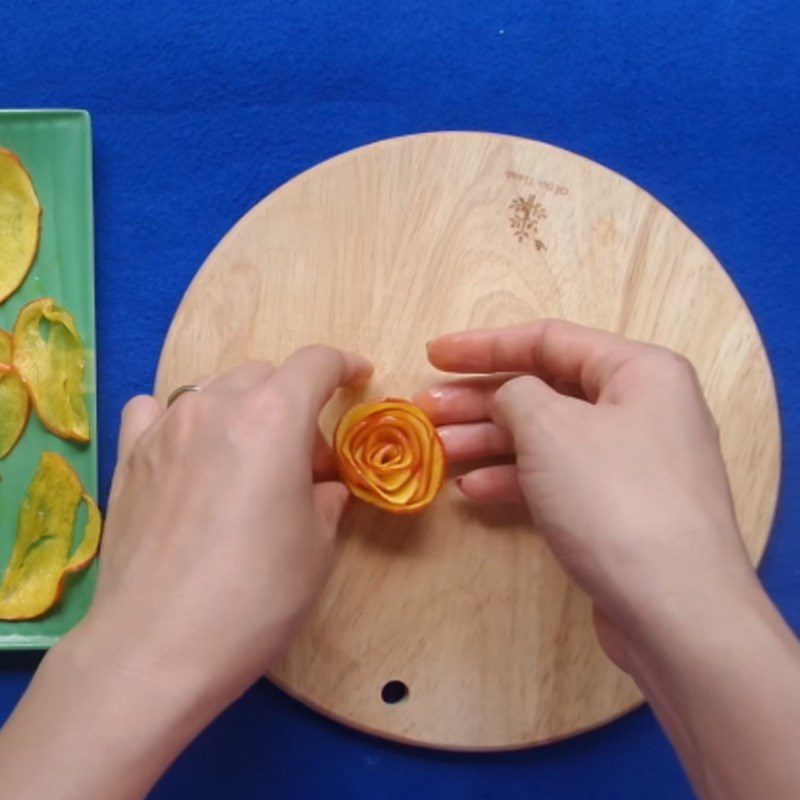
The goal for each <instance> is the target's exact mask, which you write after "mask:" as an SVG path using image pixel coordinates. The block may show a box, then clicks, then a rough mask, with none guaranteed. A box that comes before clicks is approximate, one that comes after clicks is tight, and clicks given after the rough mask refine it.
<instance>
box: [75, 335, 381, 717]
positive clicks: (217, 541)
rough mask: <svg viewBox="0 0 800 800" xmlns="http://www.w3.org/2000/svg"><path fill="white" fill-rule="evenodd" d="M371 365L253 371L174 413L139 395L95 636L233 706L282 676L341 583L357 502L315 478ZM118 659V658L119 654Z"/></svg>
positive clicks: (159, 676) (345, 359)
mask: <svg viewBox="0 0 800 800" xmlns="http://www.w3.org/2000/svg"><path fill="white" fill-rule="evenodd" d="M370 372H371V366H370V365H369V363H368V362H366V361H365V360H364V359H362V358H360V357H358V356H355V355H350V354H345V353H342V352H340V351H338V350H334V349H331V348H327V347H309V348H304V349H302V350H299V351H297V352H296V353H295V354H294V355H292V356H290V357H289V359H287V361H286V362H285V363H284V364H283V366H281V367H280V368H278V369H275V368H273V367H272V366H271V365H270V364H267V363H249V364H245V365H243V366H241V367H239V368H238V369H236V370H234V371H233V372H230V373H229V374H227V375H223V376H222V377H219V378H217V379H215V380H211V381H209V382H207V383H206V384H205V385H203V387H202V389H201V391H199V392H194V393H187V394H185V395H182V396H181V397H180V398H179V399H178V400H176V402H175V404H174V405H173V406H172V407H171V408H169V409H168V410H166V411H162V410H161V407H160V406H159V404H158V403H157V402H156V401H155V400H154V399H153V398H152V397H137V398H134V399H133V400H132V401H131V402H130V403H129V404H128V405H127V407H126V409H125V411H124V414H123V424H122V429H121V433H120V452H119V463H118V466H117V470H116V473H115V476H114V483H113V488H112V492H111V500H110V504H109V510H108V518H107V522H106V528H105V534H104V540H103V548H102V554H101V558H100V575H99V580H98V585H97V591H96V595H95V599H94V603H93V605H92V608H91V611H90V613H89V615H88V617H87V619H86V620H85V622H84V624H83V625H82V626H81V629H80V632H81V635H90V636H91V637H92V638H93V639H94V640H95V641H96V642H98V643H102V647H103V648H104V652H105V653H106V654H107V656H108V657H113V658H115V659H123V658H124V659H125V660H126V663H127V665H128V668H130V666H131V664H133V665H135V668H136V669H138V670H141V671H144V672H149V673H151V674H152V675H153V680H171V676H172V675H173V674H174V673H175V672H176V670H177V671H179V673H180V675H181V680H182V681H183V682H187V681H188V682H189V683H193V684H194V685H195V686H196V687H197V688H199V689H200V690H201V691H203V692H204V693H211V694H213V696H215V697H218V698H219V702H220V703H227V702H229V701H230V700H231V699H233V698H234V697H235V696H237V695H238V694H240V693H241V692H242V691H244V690H245V689H246V688H247V687H248V686H249V685H250V684H251V683H252V682H253V681H255V680H256V679H257V678H258V677H259V676H260V675H262V674H263V673H264V671H265V670H266V669H267V668H268V666H269V665H270V662H271V661H272V660H273V659H274V658H275V657H276V656H277V655H278V654H279V652H280V651H281V650H282V648H283V647H284V646H285V645H286V643H287V642H288V640H289V638H290V637H291V635H292V633H293V632H294V631H295V629H296V628H297V626H298V624H299V622H300V620H301V618H302V616H303V613H304V612H305V611H306V610H307V609H308V608H309V606H310V604H311V603H312V601H313V600H314V598H315V597H316V595H317V592H318V591H319V589H320V588H321V586H322V583H323V580H324V578H325V577H326V575H327V573H328V569H329V566H330V560H331V555H332V551H333V540H334V536H335V533H336V528H337V525H338V522H339V518H340V516H341V513H342V511H343V509H344V506H345V503H346V501H347V497H348V493H347V490H346V489H345V487H344V485H342V484H341V483H339V482H338V481H330V482H321V483H315V482H314V474H313V468H312V461H313V459H314V454H315V449H318V446H319V445H318V442H319V439H318V437H319V434H318V428H317V419H318V417H319V414H320V411H321V409H322V407H323V405H324V404H325V403H326V402H327V400H328V399H329V398H330V396H331V395H332V394H333V392H334V391H335V390H336V388H337V387H339V386H343V385H347V384H353V383H358V382H363V381H365V380H366V379H367V378H368V376H369V374H370ZM112 654H113V656H112Z"/></svg>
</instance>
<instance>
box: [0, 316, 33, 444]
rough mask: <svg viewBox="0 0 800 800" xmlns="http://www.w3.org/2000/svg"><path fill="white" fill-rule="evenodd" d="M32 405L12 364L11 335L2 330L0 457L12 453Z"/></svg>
mask: <svg viewBox="0 0 800 800" xmlns="http://www.w3.org/2000/svg"><path fill="white" fill-rule="evenodd" d="M30 407H31V404H30V400H29V399H28V390H27V389H26V388H25V384H24V383H23V382H22V379H21V378H20V377H19V375H18V374H17V371H16V370H15V369H14V368H13V367H12V366H11V337H10V336H9V335H8V334H7V333H6V332H5V331H0V458H5V457H6V456H7V455H8V454H9V453H10V452H11V451H12V450H13V449H14V445H15V444H16V443H17V442H18V441H19V437H20V436H22V432H23V431H24V430H25V425H26V424H27V422H28V413H29V411H30Z"/></svg>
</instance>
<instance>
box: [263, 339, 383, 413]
mask: <svg viewBox="0 0 800 800" xmlns="http://www.w3.org/2000/svg"><path fill="white" fill-rule="evenodd" d="M370 375H372V364H370V362H369V361H367V359H365V358H362V357H361V356H359V355H356V354H355V353H345V352H343V351H341V350H336V349H335V348H333V347H324V346H322V345H313V346H311V347H303V348H302V349H300V350H297V351H296V352H294V353H293V354H292V355H290V356H289V358H287V359H286V361H284V363H283V365H282V366H281V367H280V368H279V369H277V370H276V371H275V373H274V374H273V375H272V377H271V379H270V386H271V387H272V388H273V389H275V390H276V391H278V392H279V393H281V394H282V395H283V396H285V397H287V398H289V400H290V401H292V402H293V403H294V405H295V407H296V408H297V412H298V414H303V415H305V416H306V418H307V420H308V421H309V422H311V421H312V420H313V421H314V422H316V419H317V417H318V416H319V412H320V411H321V410H322V407H323V406H324V405H325V403H327V402H328V400H329V399H330V398H331V395H333V393H334V392H335V391H336V389H338V388H339V387H342V386H360V385H363V384H365V383H366V382H367V381H368V380H369V377H370Z"/></svg>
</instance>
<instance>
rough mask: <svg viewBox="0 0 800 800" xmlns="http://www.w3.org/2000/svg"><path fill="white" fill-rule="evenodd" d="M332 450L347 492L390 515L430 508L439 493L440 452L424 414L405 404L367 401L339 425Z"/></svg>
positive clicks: (443, 465)
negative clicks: (428, 506) (388, 512)
mask: <svg viewBox="0 0 800 800" xmlns="http://www.w3.org/2000/svg"><path fill="white" fill-rule="evenodd" d="M333 438H334V442H333V447H334V451H335V453H336V459H337V461H338V463H339V472H340V473H341V476H342V480H343V481H344V482H345V484H347V488H348V489H350V491H351V492H352V493H353V494H354V495H355V496H356V497H359V498H360V499H361V500H365V501H366V502H368V503H372V504H373V505H376V506H378V507H379V508H382V509H384V510H386V511H391V512H393V513H395V514H409V513H412V512H414V511H420V510H421V509H423V508H425V506H427V505H429V504H430V503H431V502H432V501H433V498H434V497H436V493H437V492H438V491H439V489H441V487H442V481H443V480H444V473H445V468H446V462H445V455H444V448H443V447H442V443H441V441H440V440H439V437H438V435H437V433H436V428H435V427H434V425H433V423H432V422H431V421H430V419H428V417H427V415H426V414H425V412H424V411H423V410H422V409H421V408H419V407H418V406H415V405H414V404H413V403H409V402H408V401H406V400H396V399H394V398H391V397H389V398H386V399H385V400H372V401H369V402H367V403H361V404H360V405H357V406H355V407H354V408H351V409H350V410H349V411H348V412H347V413H346V414H345V415H344V416H343V417H342V419H341V420H340V421H339V424H338V425H337V427H336V433H335V434H334V437H333Z"/></svg>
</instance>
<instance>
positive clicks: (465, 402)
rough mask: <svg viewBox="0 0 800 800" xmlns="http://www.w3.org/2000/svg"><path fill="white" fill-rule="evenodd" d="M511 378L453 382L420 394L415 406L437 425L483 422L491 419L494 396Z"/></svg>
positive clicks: (415, 400) (469, 379) (470, 379)
mask: <svg viewBox="0 0 800 800" xmlns="http://www.w3.org/2000/svg"><path fill="white" fill-rule="evenodd" d="M509 377H510V376H503V377H502V378H495V377H492V378H468V379H466V380H458V381H451V382H450V383H444V384H441V385H439V386H433V387H431V388H430V389H427V390H426V391H424V392H420V393H419V394H418V395H416V396H415V397H414V402H415V403H416V404H417V405H419V406H420V407H421V408H422V409H423V411H425V413H426V414H427V415H428V416H429V417H430V418H431V420H433V422H434V423H435V424H436V425H451V424H453V423H456V422H480V421H481V420H487V419H489V418H490V417H491V409H492V398H493V397H494V393H495V392H496V391H497V389H498V388H499V387H500V386H502V384H503V383H504V382H505V381H506V380H508V379H509Z"/></svg>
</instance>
